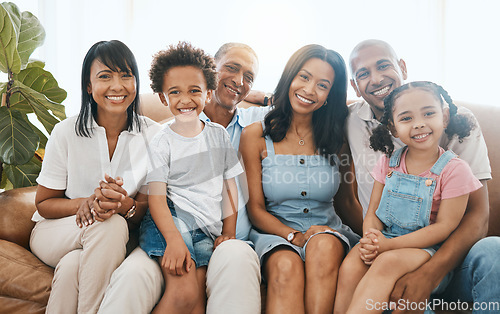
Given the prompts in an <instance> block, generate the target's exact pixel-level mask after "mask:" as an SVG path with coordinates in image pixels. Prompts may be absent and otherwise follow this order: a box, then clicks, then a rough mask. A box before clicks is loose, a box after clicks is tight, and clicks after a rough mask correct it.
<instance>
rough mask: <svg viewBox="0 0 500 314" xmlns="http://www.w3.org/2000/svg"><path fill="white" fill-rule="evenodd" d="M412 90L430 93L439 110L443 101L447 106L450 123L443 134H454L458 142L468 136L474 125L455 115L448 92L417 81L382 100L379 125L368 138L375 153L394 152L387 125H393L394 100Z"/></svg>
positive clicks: (453, 105)
mask: <svg viewBox="0 0 500 314" xmlns="http://www.w3.org/2000/svg"><path fill="white" fill-rule="evenodd" d="M413 88H419V89H422V90H426V91H428V92H430V93H432V94H433V95H434V96H435V97H436V98H437V99H439V102H440V103H441V108H443V106H444V102H443V99H444V100H445V101H446V103H447V104H448V106H449V110H450V121H449V123H448V127H447V128H446V130H445V133H446V134H447V135H448V138H450V139H451V138H452V137H453V136H454V135H455V134H456V135H457V136H458V139H459V141H460V142H462V141H463V138H464V137H467V136H469V135H470V131H471V130H472V129H473V128H474V127H475V125H474V123H473V122H472V121H471V119H469V118H468V117H467V116H465V115H462V114H457V106H456V105H455V104H454V103H453V100H452V99H451V97H450V95H449V94H448V92H447V91H446V90H445V89H444V88H443V87H441V86H440V85H437V84H435V83H432V82H428V81H417V82H411V83H407V84H404V85H402V86H400V87H398V88H396V89H394V90H393V91H392V92H391V93H390V94H389V95H388V96H387V97H386V98H385V99H384V113H383V115H382V118H381V120H380V123H381V124H380V125H379V126H378V127H376V128H375V129H374V130H373V134H372V136H370V147H371V148H372V149H373V150H375V151H381V152H383V153H384V154H386V155H388V156H391V155H392V153H393V151H394V143H393V142H392V136H391V133H390V130H389V125H393V123H394V120H393V115H392V109H393V107H394V102H395V101H396V99H397V98H398V97H399V96H401V95H402V93H404V92H405V91H408V90H410V89H413Z"/></svg>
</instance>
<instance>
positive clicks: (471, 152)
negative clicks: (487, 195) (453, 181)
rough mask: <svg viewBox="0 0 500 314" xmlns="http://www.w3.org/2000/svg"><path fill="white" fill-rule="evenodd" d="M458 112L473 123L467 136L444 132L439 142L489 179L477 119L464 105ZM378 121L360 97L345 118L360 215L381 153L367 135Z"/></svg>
mask: <svg viewBox="0 0 500 314" xmlns="http://www.w3.org/2000/svg"><path fill="white" fill-rule="evenodd" d="M458 113H459V114H465V115H468V116H469V117H470V118H471V119H472V121H473V122H474V123H475V125H476V127H475V128H474V129H473V130H472V131H471V134H470V135H469V136H468V137H466V138H464V139H463V142H462V143H460V141H459V140H458V136H457V135H454V136H453V137H452V139H451V140H450V139H448V135H447V134H446V133H443V136H442V138H441V142H440V144H439V145H440V146H441V147H443V148H444V149H445V150H448V149H450V150H452V151H453V152H454V153H455V154H457V155H458V156H459V157H460V159H463V160H465V161H466V162H467V163H468V164H469V166H470V168H471V169H472V173H473V174H474V176H475V177H476V178H477V179H478V180H489V179H491V167H490V161H489V159H488V149H487V147H486V142H485V141H484V138H483V133H482V132H481V128H480V126H479V123H478V122H477V120H476V118H475V117H474V115H473V114H472V112H471V111H470V110H468V109H466V108H464V107H459V108H458ZM379 125H380V122H379V121H378V120H377V119H375V117H374V115H373V112H372V110H371V108H370V105H369V104H368V103H367V102H366V101H364V100H363V101H359V102H356V103H353V104H351V105H350V106H349V116H348V117H347V121H346V129H347V139H348V142H349V147H350V149H351V154H352V158H353V161H354V168H355V172H356V181H357V185H358V198H359V201H360V203H361V206H362V207H363V217H364V216H365V215H366V211H367V210H368V204H369V203H370V196H371V193H372V188H373V177H372V174H371V172H372V170H373V168H374V167H375V165H376V164H377V161H378V160H379V159H380V157H381V156H382V155H383V153H382V152H375V151H374V150H373V149H371V148H370V136H371V135H372V134H373V129H375V128H376V127H377V126H379ZM392 142H393V143H394V150H396V149H398V148H400V147H402V146H404V144H403V143H402V142H401V140H399V138H394V137H393V138H392ZM341 159H342V156H341ZM341 162H342V160H341Z"/></svg>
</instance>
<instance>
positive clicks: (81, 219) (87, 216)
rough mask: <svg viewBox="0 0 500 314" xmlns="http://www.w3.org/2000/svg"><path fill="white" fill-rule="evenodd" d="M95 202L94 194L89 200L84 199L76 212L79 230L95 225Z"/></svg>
mask: <svg viewBox="0 0 500 314" xmlns="http://www.w3.org/2000/svg"><path fill="white" fill-rule="evenodd" d="M94 200H95V195H94V194H92V195H91V196H89V197H88V198H85V199H83V200H82V202H81V203H80V206H79V207H78V210H77V211H76V225H77V226H78V227H79V228H81V227H83V226H85V227H87V226H90V225H91V224H93V223H94V219H93V218H94V217H93V215H92V210H93V206H94Z"/></svg>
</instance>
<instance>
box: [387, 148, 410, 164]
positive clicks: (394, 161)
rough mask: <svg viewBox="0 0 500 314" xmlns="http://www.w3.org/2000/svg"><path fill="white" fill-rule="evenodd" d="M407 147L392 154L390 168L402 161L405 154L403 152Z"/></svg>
mask: <svg viewBox="0 0 500 314" xmlns="http://www.w3.org/2000/svg"><path fill="white" fill-rule="evenodd" d="M406 147H407V146H404V147H401V148H399V149H397V150H396V151H395V152H394V153H393V154H392V156H391V159H389V167H390V168H395V167H398V166H399V163H400V162H401V156H402V155H403V152H404V151H405V149H406Z"/></svg>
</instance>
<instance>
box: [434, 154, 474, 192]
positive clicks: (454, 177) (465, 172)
mask: <svg viewBox="0 0 500 314" xmlns="http://www.w3.org/2000/svg"><path fill="white" fill-rule="evenodd" d="M441 176H442V180H441V199H448V198H454V197H458V196H462V195H465V194H469V193H471V192H474V191H476V190H478V189H480V188H481V187H482V186H483V185H482V184H481V182H479V180H478V179H477V178H476V177H475V176H474V174H473V173H472V170H471V168H470V167H469V165H468V164H467V162H465V161H464V160H461V159H459V158H454V159H452V160H451V161H450V162H449V163H448V164H447V165H446V167H445V168H444V169H443V172H442V173H441Z"/></svg>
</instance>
